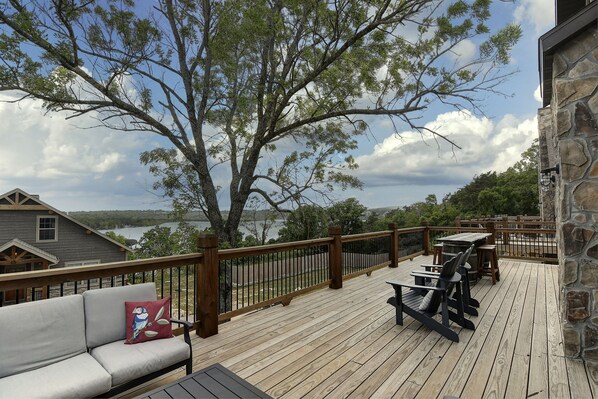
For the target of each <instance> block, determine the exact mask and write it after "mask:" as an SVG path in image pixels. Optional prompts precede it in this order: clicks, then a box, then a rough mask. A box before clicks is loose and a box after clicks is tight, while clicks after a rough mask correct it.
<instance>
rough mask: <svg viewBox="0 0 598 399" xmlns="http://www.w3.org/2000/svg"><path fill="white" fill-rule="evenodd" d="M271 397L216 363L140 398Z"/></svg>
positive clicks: (139, 398)
mask: <svg viewBox="0 0 598 399" xmlns="http://www.w3.org/2000/svg"><path fill="white" fill-rule="evenodd" d="M141 398H143V399H170V398H175V399H188V398H195V399H196V398H269V399H272V398H271V397H270V396H268V395H267V394H265V393H264V392H262V391H260V390H259V389H257V388H256V387H254V386H253V385H251V384H250V383H248V382H247V381H245V380H244V379H242V378H241V377H239V376H238V375H236V374H235V373H233V372H232V371H230V370H229V369H227V368H226V367H223V366H222V365H220V364H214V365H212V366H210V367H206V368H205V369H203V370H199V371H196V372H195V373H192V374H189V375H187V376H185V377H183V378H181V379H180V380H177V381H175V382H173V383H171V384H168V385H165V386H162V387H160V388H158V389H155V390H153V391H151V392H147V393H144V394H143V395H141V396H139V397H138V399H141Z"/></svg>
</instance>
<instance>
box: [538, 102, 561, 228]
mask: <svg viewBox="0 0 598 399" xmlns="http://www.w3.org/2000/svg"><path fill="white" fill-rule="evenodd" d="M538 135H539V137H538V146H539V149H540V160H539V162H538V169H539V170H538V176H540V170H542V169H548V168H551V167H553V166H555V165H556V164H557V161H558V160H557V156H556V148H555V141H554V129H553V123H552V110H551V109H550V108H544V109H539V110H538ZM538 183H540V181H538ZM539 187H540V216H541V217H542V220H543V221H544V222H554V221H555V220H556V214H555V204H554V199H555V194H556V192H555V185H554V184H550V185H549V186H542V185H539Z"/></svg>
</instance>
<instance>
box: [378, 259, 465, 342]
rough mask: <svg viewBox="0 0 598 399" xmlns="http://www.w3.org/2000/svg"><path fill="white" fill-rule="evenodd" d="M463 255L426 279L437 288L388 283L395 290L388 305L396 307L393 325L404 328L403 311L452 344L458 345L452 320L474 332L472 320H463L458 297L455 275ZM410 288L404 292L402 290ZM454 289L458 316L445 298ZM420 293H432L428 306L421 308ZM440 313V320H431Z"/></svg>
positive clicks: (422, 297)
mask: <svg viewBox="0 0 598 399" xmlns="http://www.w3.org/2000/svg"><path fill="white" fill-rule="evenodd" d="M462 256H463V253H459V254H457V256H455V257H454V258H452V259H450V260H448V261H447V262H445V263H444V265H443V268H442V271H441V272H440V273H439V275H438V276H429V277H430V278H431V279H433V280H436V281H437V283H436V286H427V285H416V284H408V283H403V282H399V281H387V283H388V284H390V285H392V287H393V288H394V290H395V295H394V296H392V297H390V298H388V301H387V303H389V304H391V305H392V306H394V307H395V311H396V323H397V324H399V325H403V312H405V313H407V314H408V315H409V316H411V317H413V318H414V319H416V320H418V321H419V322H420V323H422V324H424V325H425V326H427V327H428V328H431V329H432V330H434V331H436V332H438V333H440V334H442V335H443V336H445V337H446V338H448V339H450V340H451V341H454V342H459V335H458V334H457V333H456V332H455V331H453V330H452V329H451V328H450V327H449V320H452V321H454V322H455V323H457V324H459V325H460V326H461V327H464V328H468V329H470V330H475V326H474V324H473V323H472V322H471V320H468V319H466V318H465V315H464V312H463V306H462V305H463V301H462V298H461V275H460V274H459V273H457V272H456V269H457V266H458V265H459V262H460V261H461V257H462ZM403 287H405V288H411V290H409V291H407V292H405V293H403V291H402V288H403ZM453 289H455V290H456V292H455V294H456V298H457V302H458V304H459V303H460V304H461V305H458V306H457V313H455V312H454V311H452V310H450V309H449V306H448V298H449V295H450V294H451V292H452V291H453ZM419 290H426V291H429V292H432V294H431V296H430V300H429V303H428V305H427V306H425V307H423V309H420V305H421V304H422V301H424V299H425V298H426V297H425V296H421V295H420V294H419ZM438 313H441V314H442V321H441V322H439V321H438V320H436V319H435V318H434V316H436V314H438Z"/></svg>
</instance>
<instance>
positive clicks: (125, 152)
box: [0, 94, 155, 210]
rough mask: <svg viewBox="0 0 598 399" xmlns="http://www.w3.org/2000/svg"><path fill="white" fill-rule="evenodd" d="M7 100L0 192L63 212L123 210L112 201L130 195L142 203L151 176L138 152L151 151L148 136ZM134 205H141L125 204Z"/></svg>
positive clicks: (1, 124)
mask: <svg viewBox="0 0 598 399" xmlns="http://www.w3.org/2000/svg"><path fill="white" fill-rule="evenodd" d="M9 98H11V97H10V96H9V95H7V94H2V95H0V131H1V132H2V141H3V145H2V146H0V192H7V191H9V190H12V189H13V188H15V187H19V188H22V189H24V190H25V191H28V192H30V193H33V194H40V195H41V197H42V199H43V200H46V201H47V202H49V203H50V204H52V205H54V206H56V207H58V208H59V209H61V208H63V209H64V210H75V209H91V208H93V209H110V208H111V207H120V208H122V207H126V204H125V203H121V204H118V203H117V201H118V200H119V196H123V197H124V196H126V195H128V194H131V193H136V194H133V196H134V195H138V196H139V197H145V199H144V200H142V201H147V193H146V191H145V190H146V189H147V188H149V187H151V182H149V183H147V182H146V180H148V179H150V180H151V178H150V177H149V175H148V172H147V168H145V167H144V166H142V165H141V164H140V163H139V153H140V152H141V151H144V150H146V149H150V148H152V146H151V145H150V141H149V140H148V139H150V136H144V135H142V134H134V133H123V132H115V131H111V130H108V129H106V128H103V127H94V125H96V124H97V122H96V121H94V120H92V119H90V118H87V117H81V118H75V119H70V120H65V116H66V114H64V113H48V114H45V112H44V110H43V109H42V107H41V101H38V100H23V101H21V102H19V103H17V104H10V103H6V102H1V101H2V100H7V99H9ZM151 140H155V138H154V137H151ZM125 193H126V194H125ZM120 200H121V201H122V200H124V198H120ZM53 201H54V202H53ZM129 203H130V198H129ZM138 207H147V203H142V204H135V203H132V204H131V203H130V206H129V208H138Z"/></svg>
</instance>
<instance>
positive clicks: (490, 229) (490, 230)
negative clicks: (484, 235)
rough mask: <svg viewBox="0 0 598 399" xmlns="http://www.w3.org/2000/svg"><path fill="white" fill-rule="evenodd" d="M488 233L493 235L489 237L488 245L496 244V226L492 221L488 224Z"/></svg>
mask: <svg viewBox="0 0 598 399" xmlns="http://www.w3.org/2000/svg"><path fill="white" fill-rule="evenodd" d="M486 231H487V232H488V233H491V234H492V235H491V236H490V237H488V244H495V243H496V224H495V223H494V222H492V221H489V222H487V223H486Z"/></svg>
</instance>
